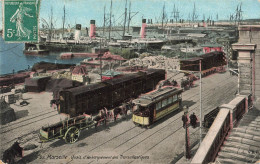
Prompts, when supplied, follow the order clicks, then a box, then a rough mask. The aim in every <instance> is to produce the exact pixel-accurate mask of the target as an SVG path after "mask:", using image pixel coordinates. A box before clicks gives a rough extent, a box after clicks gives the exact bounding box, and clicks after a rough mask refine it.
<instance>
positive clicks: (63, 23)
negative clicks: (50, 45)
mask: <svg viewBox="0 0 260 164" xmlns="http://www.w3.org/2000/svg"><path fill="white" fill-rule="evenodd" d="M64 25H65V5H64V7H63V22H62V39H63V37H64Z"/></svg>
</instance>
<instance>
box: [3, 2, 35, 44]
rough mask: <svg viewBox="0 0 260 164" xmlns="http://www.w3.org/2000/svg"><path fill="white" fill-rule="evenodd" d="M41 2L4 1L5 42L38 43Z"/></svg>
mask: <svg viewBox="0 0 260 164" xmlns="http://www.w3.org/2000/svg"><path fill="white" fill-rule="evenodd" d="M39 7H40V0H4V1H3V11H4V13H3V19H4V24H3V25H4V28H3V29H4V33H3V37H4V40H5V41H7V42H37V41H38V17H39V9H40V8H39Z"/></svg>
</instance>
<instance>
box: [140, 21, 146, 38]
mask: <svg viewBox="0 0 260 164" xmlns="http://www.w3.org/2000/svg"><path fill="white" fill-rule="evenodd" d="M145 28H146V19H143V20H142V28H141V38H145Z"/></svg>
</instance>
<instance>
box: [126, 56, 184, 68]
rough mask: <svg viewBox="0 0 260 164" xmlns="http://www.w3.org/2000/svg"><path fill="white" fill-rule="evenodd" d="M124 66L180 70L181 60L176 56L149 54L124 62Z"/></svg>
mask: <svg viewBox="0 0 260 164" xmlns="http://www.w3.org/2000/svg"><path fill="white" fill-rule="evenodd" d="M122 65H123V66H143V67H148V68H156V69H167V70H179V69H180V62H179V59H178V58H176V57H171V58H168V57H165V56H162V55H160V56H148V57H144V58H142V59H140V58H134V59H130V60H128V61H127V62H124V63H123V64H122Z"/></svg>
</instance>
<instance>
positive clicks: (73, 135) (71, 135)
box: [64, 126, 79, 143]
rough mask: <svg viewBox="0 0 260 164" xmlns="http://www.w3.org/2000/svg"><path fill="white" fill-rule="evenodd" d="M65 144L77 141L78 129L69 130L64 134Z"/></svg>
mask: <svg viewBox="0 0 260 164" xmlns="http://www.w3.org/2000/svg"><path fill="white" fill-rule="evenodd" d="M64 139H65V142H66V143H74V142H76V141H77V140H78V139H79V129H78V128H76V127H75V126H73V127H71V128H69V129H68V130H67V131H66V133H65V137H64Z"/></svg>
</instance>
